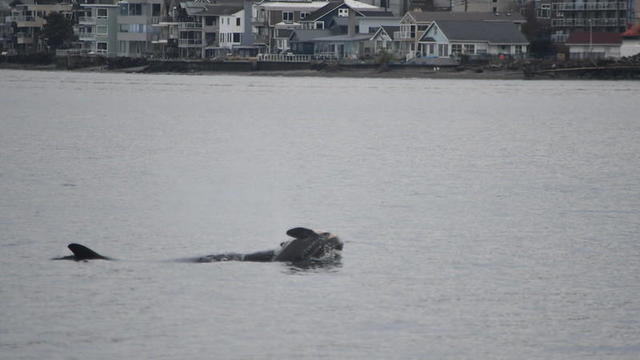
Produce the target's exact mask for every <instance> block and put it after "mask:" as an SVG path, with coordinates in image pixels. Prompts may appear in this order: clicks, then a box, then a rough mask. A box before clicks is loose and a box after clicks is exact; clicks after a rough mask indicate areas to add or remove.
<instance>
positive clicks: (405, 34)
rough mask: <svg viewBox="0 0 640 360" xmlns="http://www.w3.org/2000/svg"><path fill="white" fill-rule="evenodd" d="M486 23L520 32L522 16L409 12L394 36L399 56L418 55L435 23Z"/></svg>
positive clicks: (402, 19)
mask: <svg viewBox="0 0 640 360" xmlns="http://www.w3.org/2000/svg"><path fill="white" fill-rule="evenodd" d="M445 20H447V21H484V22H498V23H500V22H506V23H513V24H515V25H516V26H517V28H518V30H520V28H521V25H522V24H524V23H525V19H524V17H523V16H522V15H520V14H516V13H493V12H446V11H409V12H407V13H406V14H405V15H404V16H403V17H402V18H401V19H400V30H399V31H398V33H397V34H395V35H394V36H393V38H394V40H395V41H397V42H398V44H397V45H396V48H397V51H398V53H399V55H401V56H405V57H406V58H407V59H411V58H413V57H414V56H415V55H416V54H417V50H418V41H419V39H420V38H421V37H422V35H423V34H424V32H425V31H426V30H427V28H429V26H430V25H431V23H433V22H434V21H445Z"/></svg>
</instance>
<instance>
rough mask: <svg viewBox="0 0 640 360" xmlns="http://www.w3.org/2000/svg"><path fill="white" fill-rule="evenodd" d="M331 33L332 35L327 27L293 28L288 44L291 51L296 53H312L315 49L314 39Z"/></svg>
mask: <svg viewBox="0 0 640 360" xmlns="http://www.w3.org/2000/svg"><path fill="white" fill-rule="evenodd" d="M331 35H333V33H332V32H331V30H328V29H315V30H310V29H297V30H293V31H292V32H291V35H290V37H289V46H290V47H291V52H292V53H294V54H297V55H313V54H314V51H315V43H314V40H315V39H317V38H322V37H327V36H331Z"/></svg>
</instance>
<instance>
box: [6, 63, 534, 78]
mask: <svg viewBox="0 0 640 360" xmlns="http://www.w3.org/2000/svg"><path fill="white" fill-rule="evenodd" d="M146 68H147V67H146V66H135V67H130V68H121V69H108V68H106V67H105V66H92V67H82V68H76V69H62V68H60V67H57V66H56V65H55V64H50V65H31V64H13V63H0V70H33V71H68V72H87V73H136V74H150V75H153V74H164V75H168V74H174V75H178V74H181V75H201V76H202V75H206V76H215V75H238V76H279V77H319V78H370V79H464V80H524V79H525V76H524V73H523V72H522V71H513V70H510V71H507V70H494V71H482V72H478V71H473V70H462V71H458V70H456V69H450V68H446V69H441V70H440V71H434V70H433V68H432V67H424V68H416V67H412V68H393V69H388V70H386V71H379V70H378V69H375V68H365V69H353V68H349V69H330V70H327V69H321V70H313V69H292V70H250V71H225V70H200V69H199V70H193V71H146V70H147V69H146Z"/></svg>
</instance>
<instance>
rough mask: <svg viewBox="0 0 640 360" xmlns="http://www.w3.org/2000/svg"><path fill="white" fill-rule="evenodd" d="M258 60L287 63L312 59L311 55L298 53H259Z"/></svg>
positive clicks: (304, 61)
mask: <svg viewBox="0 0 640 360" xmlns="http://www.w3.org/2000/svg"><path fill="white" fill-rule="evenodd" d="M258 61H273V62H287V63H306V62H310V61H311V55H296V54H258Z"/></svg>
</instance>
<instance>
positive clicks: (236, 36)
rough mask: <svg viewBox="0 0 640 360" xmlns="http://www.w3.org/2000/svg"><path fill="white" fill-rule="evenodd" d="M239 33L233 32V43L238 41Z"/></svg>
mask: <svg viewBox="0 0 640 360" xmlns="http://www.w3.org/2000/svg"><path fill="white" fill-rule="evenodd" d="M240 35H241V34H240V33H233V42H234V43H239V42H240Z"/></svg>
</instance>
